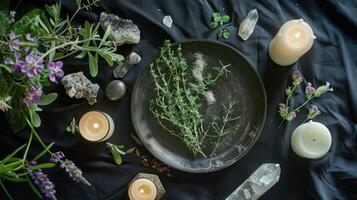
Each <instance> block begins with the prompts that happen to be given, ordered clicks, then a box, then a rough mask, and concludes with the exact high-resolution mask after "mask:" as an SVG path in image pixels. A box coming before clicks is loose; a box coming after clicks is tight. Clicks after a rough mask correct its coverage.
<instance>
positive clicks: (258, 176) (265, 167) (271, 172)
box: [226, 163, 280, 200]
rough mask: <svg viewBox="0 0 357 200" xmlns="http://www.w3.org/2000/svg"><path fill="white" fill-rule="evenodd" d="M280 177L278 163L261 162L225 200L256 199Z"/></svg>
mask: <svg viewBox="0 0 357 200" xmlns="http://www.w3.org/2000/svg"><path fill="white" fill-rule="evenodd" d="M279 178H280V165H279V164H277V163H264V164H262V165H261V166H260V167H259V168H258V169H257V170H256V171H255V172H254V173H253V174H252V175H250V177H248V178H247V179H246V180H245V181H244V182H243V183H242V184H241V185H240V186H239V187H238V188H237V189H236V190H235V191H234V192H233V193H232V194H231V195H229V196H228V197H227V198H226V200H244V199H247V200H256V199H258V198H259V197H261V196H262V195H263V194H264V193H265V192H267V191H268V190H269V189H270V188H271V187H272V186H273V185H274V184H275V183H277V182H278V181H279Z"/></svg>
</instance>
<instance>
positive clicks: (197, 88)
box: [150, 41, 234, 157]
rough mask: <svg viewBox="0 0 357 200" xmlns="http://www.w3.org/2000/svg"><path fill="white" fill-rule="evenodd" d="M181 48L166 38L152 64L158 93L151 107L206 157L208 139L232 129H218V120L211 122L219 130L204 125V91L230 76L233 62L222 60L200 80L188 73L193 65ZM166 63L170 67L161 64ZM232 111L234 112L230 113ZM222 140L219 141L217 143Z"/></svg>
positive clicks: (169, 130) (160, 119)
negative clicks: (228, 62) (202, 110)
mask: <svg viewBox="0 0 357 200" xmlns="http://www.w3.org/2000/svg"><path fill="white" fill-rule="evenodd" d="M181 51H182V49H181V47H180V46H178V47H177V48H176V49H172V48H171V44H170V42H169V41H165V43H164V46H163V47H162V48H161V52H160V56H159V57H158V58H157V59H156V60H155V61H154V62H153V63H152V64H151V65H150V72H151V74H152V76H153V79H154V83H155V93H156V95H155V97H154V98H153V99H151V102H150V110H151V112H152V113H153V115H154V117H155V118H156V119H157V121H158V123H159V125H160V126H161V127H163V129H164V130H166V131H167V133H169V134H171V135H174V136H176V137H177V138H179V139H180V140H182V141H183V142H184V143H185V144H186V146H187V147H188V149H189V150H191V151H192V152H193V154H194V155H195V156H196V155H197V154H201V155H202V156H204V157H206V154H207V152H205V150H204V148H206V146H207V143H208V142H212V140H213V141H217V140H220V138H221V137H223V136H224V135H225V134H228V133H232V131H228V132H227V130H226V129H225V127H223V132H219V131H217V130H218V129H219V128H218V123H215V122H209V123H208V124H210V123H212V124H211V126H217V130H214V131H210V130H208V128H206V127H204V118H203V115H202V114H201V113H200V110H201V107H202V104H203V103H202V99H203V95H202V94H203V92H204V91H206V90H207V89H208V88H209V87H211V86H213V85H214V84H215V83H216V81H217V80H218V78H220V77H222V76H225V77H227V75H228V73H229V70H228V69H227V68H228V67H229V66H230V65H223V64H222V63H220V64H221V66H220V67H219V68H218V69H216V74H215V75H212V74H209V73H205V74H204V76H203V80H202V81H198V80H195V79H193V78H192V77H190V76H189V75H190V67H189V65H188V63H187V62H186V59H185V58H184V57H183V55H182V52H181ZM163 65H165V66H166V67H167V69H165V68H162V66H163ZM233 106H234V103H233V104H230V106H229V108H230V107H232V108H231V109H233ZM227 113H228V112H227ZM230 114H231V112H229V113H228V115H230ZM223 124H225V123H223ZM224 126H225V125H224ZM220 129H222V127H221V128H220ZM208 132H210V135H209V137H207V136H208ZM208 139H209V140H208ZM219 143H220V142H218V143H217V144H216V145H217V146H218V145H219ZM215 149H217V147H216V148H215ZM214 151H215V150H214ZM210 153H212V152H210ZM208 155H210V154H208Z"/></svg>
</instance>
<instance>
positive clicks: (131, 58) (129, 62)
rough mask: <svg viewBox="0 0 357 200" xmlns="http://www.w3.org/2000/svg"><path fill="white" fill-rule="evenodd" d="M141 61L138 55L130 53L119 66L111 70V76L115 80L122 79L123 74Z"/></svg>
mask: <svg viewBox="0 0 357 200" xmlns="http://www.w3.org/2000/svg"><path fill="white" fill-rule="evenodd" d="M140 61H141V57H140V56H139V54H137V53H135V52H132V53H131V54H129V55H128V56H127V57H126V58H125V60H124V62H123V64H122V65H119V66H118V67H116V68H115V69H114V70H113V75H114V77H115V78H123V77H124V76H125V74H126V73H127V72H128V71H129V69H130V68H131V67H132V66H133V65H136V64H138V63H139V62H140Z"/></svg>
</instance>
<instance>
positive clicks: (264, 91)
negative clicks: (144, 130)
mask: <svg viewBox="0 0 357 200" xmlns="http://www.w3.org/2000/svg"><path fill="white" fill-rule="evenodd" d="M192 42H206V43H213V44H216V45H222V46H225V47H227V48H229V49H231V50H232V51H233V52H235V53H237V54H239V55H240V56H241V57H242V58H243V59H244V60H245V61H246V62H247V63H248V65H249V67H250V68H251V69H252V70H253V72H254V73H255V75H256V77H257V78H258V81H259V85H260V86H261V88H262V92H263V96H264V116H263V119H262V125H261V127H259V130H258V133H257V137H255V138H254V139H253V140H252V143H253V144H252V145H250V146H248V147H247V150H246V151H244V152H243V153H242V154H241V155H240V156H237V157H236V158H235V159H233V160H232V162H230V163H228V164H227V165H223V166H220V167H215V168H214V169H207V170H206V169H204V170H202V169H200V170H192V169H189V168H185V167H181V166H172V165H170V164H169V162H167V161H166V160H165V159H164V158H163V157H161V156H160V155H159V154H157V153H156V152H155V151H152V149H151V148H148V147H147V145H146V142H145V141H143V138H142V136H141V135H140V134H138V132H139V131H138V128H137V125H136V124H137V123H136V122H134V120H133V118H134V109H135V108H134V98H133V94H134V93H135V91H136V90H137V88H138V87H139V86H138V85H139V84H138V83H139V82H140V79H142V77H143V76H142V74H143V73H144V71H145V70H146V68H147V67H148V66H149V65H150V63H152V62H153V60H154V59H155V58H156V57H157V55H158V54H157V53H155V54H154V55H153V56H152V58H151V59H149V61H150V62H148V64H146V65H145V66H144V68H143V69H142V71H141V72H140V73H139V75H138V78H137V79H136V80H135V84H134V87H133V90H132V95H131V100H130V113H131V121H132V123H133V127H134V130H135V132H136V135H137V136H138V137H139V138H140V140H141V141H142V144H143V145H144V146H145V148H146V149H147V150H148V151H149V152H150V153H151V154H152V155H153V156H154V157H155V158H156V159H158V160H160V161H161V162H163V163H165V164H167V165H168V166H170V167H172V168H174V169H178V170H181V171H184V172H189V173H196V174H203V173H211V172H216V171H219V170H222V169H225V168H227V167H229V166H231V165H233V164H234V163H236V162H237V161H238V160H239V159H241V158H243V157H244V156H245V155H246V154H247V153H248V152H249V151H250V150H251V149H252V148H253V146H254V145H255V144H256V142H257V140H258V139H259V138H260V135H261V133H262V132H263V129H264V127H265V122H266V118H267V110H268V102H267V93H266V89H265V84H264V82H263V79H262V77H261V76H260V74H259V73H258V71H257V69H256V68H254V65H253V64H252V62H251V61H250V60H249V59H248V58H247V57H246V56H245V55H244V54H243V53H241V52H240V51H239V50H238V49H236V48H234V47H233V46H231V45H229V44H226V43H223V42H220V41H217V40H212V39H185V40H181V41H179V42H174V43H172V46H175V45H179V44H183V43H192ZM158 52H160V47H159V51H158Z"/></svg>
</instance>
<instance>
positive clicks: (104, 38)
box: [99, 26, 112, 47]
mask: <svg viewBox="0 0 357 200" xmlns="http://www.w3.org/2000/svg"><path fill="white" fill-rule="evenodd" d="M111 32H112V29H111V28H110V26H108V28H107V30H106V31H105V33H104V36H103V38H102V40H101V41H100V44H99V47H101V46H102V45H103V43H104V42H105V41H106V40H107V38H108V36H109V35H110V33H111Z"/></svg>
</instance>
